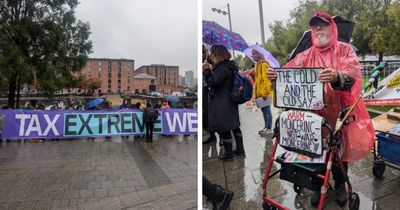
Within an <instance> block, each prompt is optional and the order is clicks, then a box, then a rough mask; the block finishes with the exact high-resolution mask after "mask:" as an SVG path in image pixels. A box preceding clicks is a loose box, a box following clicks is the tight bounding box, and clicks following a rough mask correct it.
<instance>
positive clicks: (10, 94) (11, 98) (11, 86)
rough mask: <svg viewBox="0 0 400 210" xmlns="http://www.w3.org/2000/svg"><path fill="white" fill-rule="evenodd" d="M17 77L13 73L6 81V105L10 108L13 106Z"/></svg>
mask: <svg viewBox="0 0 400 210" xmlns="http://www.w3.org/2000/svg"><path fill="white" fill-rule="evenodd" d="M16 83H17V77H16V75H13V76H11V77H10V80H9V81H8V106H9V107H10V108H12V109H14V108H15V90H16V89H17V84H16Z"/></svg>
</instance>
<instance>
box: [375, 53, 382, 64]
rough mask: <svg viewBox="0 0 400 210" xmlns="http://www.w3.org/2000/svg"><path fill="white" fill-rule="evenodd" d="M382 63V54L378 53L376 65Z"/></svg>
mask: <svg viewBox="0 0 400 210" xmlns="http://www.w3.org/2000/svg"><path fill="white" fill-rule="evenodd" d="M382 61H383V53H379V57H378V63H377V64H376V65H379V64H380V63H381V62H382Z"/></svg>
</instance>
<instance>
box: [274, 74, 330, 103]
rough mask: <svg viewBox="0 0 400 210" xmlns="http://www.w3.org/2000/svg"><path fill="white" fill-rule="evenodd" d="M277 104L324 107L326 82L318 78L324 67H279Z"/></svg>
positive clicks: (275, 101) (276, 91) (276, 93)
mask: <svg viewBox="0 0 400 210" xmlns="http://www.w3.org/2000/svg"><path fill="white" fill-rule="evenodd" d="M275 70H276V73H277V78H276V80H275V88H274V91H275V94H274V96H275V100H274V103H275V106H276V107H280V108H289V109H303V110H319V109H322V108H323V107H324V84H323V83H321V82H320V81H319V80H318V75H319V72H320V71H321V70H322V68H277V69H275Z"/></svg>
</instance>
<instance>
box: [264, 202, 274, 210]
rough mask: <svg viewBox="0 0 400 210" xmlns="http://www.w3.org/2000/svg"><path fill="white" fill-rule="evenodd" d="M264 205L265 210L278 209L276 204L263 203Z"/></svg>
mask: <svg viewBox="0 0 400 210" xmlns="http://www.w3.org/2000/svg"><path fill="white" fill-rule="evenodd" d="M262 207H263V210H276V207H275V206H271V205H269V204H268V203H263V204H262Z"/></svg>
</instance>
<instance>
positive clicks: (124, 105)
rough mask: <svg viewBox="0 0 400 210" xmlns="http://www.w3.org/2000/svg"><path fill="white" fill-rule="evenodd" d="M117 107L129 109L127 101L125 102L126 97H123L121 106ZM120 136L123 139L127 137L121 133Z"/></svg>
mask: <svg viewBox="0 0 400 210" xmlns="http://www.w3.org/2000/svg"><path fill="white" fill-rule="evenodd" d="M119 109H129V105H128V102H127V100H126V99H124V100H123V101H122V104H121V106H119ZM121 138H123V139H124V138H125V139H128V138H129V135H123V136H121Z"/></svg>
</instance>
